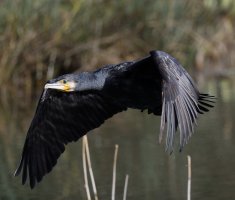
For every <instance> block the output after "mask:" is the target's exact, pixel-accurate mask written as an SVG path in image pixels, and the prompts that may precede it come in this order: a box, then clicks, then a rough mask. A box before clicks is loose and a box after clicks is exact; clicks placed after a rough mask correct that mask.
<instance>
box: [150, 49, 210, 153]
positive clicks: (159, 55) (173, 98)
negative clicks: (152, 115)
mask: <svg viewBox="0 0 235 200" xmlns="http://www.w3.org/2000/svg"><path fill="white" fill-rule="evenodd" d="M150 53H151V55H152V57H153V59H154V61H155V63H156V65H157V66H158V68H159V71H160V74H161V75H162V79H163V85H162V96H163V97H162V99H163V100H162V115H161V126H160V137H159V138H160V141H161V139H162V136H163V132H164V129H165V126H166V149H167V150H169V151H172V150H173V141H174V137H175V133H176V131H177V127H179V131H180V150H181V149H182V148H183V146H184V145H185V144H186V143H187V142H188V139H189V138H190V136H191V135H192V133H193V132H194V125H195V124H196V119H197V117H198V113H201V114H202V113H203V112H207V111H208V109H207V107H213V106H212V105H211V103H214V102H213V101H212V100H211V99H213V97H212V96H209V95H207V94H200V93H199V91H198V89H197V87H196V85H195V84H194V82H193V80H192V78H191V77H190V75H189V74H188V73H187V72H186V71H185V70H184V68H183V67H182V66H181V65H180V64H179V62H178V61H177V60H176V59H175V58H173V57H171V56H170V55H168V54H167V53H165V52H161V51H152V52H150Z"/></svg>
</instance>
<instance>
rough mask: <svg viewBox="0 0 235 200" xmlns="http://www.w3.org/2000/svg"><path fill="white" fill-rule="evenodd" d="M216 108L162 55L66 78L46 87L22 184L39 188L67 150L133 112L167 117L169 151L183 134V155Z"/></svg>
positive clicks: (27, 144) (23, 165)
mask: <svg viewBox="0 0 235 200" xmlns="http://www.w3.org/2000/svg"><path fill="white" fill-rule="evenodd" d="M213 103H214V97H213V96H210V95H208V94H201V93H199V91H198V89H197V87H196V85H195V83H194V82H193V80H192V78H191V77H190V75H189V74H188V73H187V72H186V71H185V69H184V68H183V67H182V66H181V65H180V63H179V62H178V61H177V60H176V59H175V58H173V57H172V56H170V55H169V54H167V53H165V52H162V51H151V52H150V55H149V56H147V57H145V58H143V59H140V60H137V61H132V62H123V63H120V64H115V65H106V66H104V67H102V68H100V69H98V70H96V71H93V72H81V73H74V74H66V75H62V76H60V77H58V78H55V79H52V80H49V81H48V82H47V83H46V84H45V87H44V90H43V92H42V95H41V97H40V99H39V102H38V106H37V109H36V112H35V115H34V118H33V120H32V122H31V125H30V127H29V130H28V133H27V136H26V140H25V144H24V147H23V152H22V157H21V161H20V164H19V166H18V168H17V170H16V171H15V176H18V175H19V174H20V173H21V172H22V184H25V182H26V180H27V178H28V177H29V183H30V187H31V188H34V186H35V184H36V183H38V182H40V181H41V180H42V178H43V177H44V176H45V174H47V173H49V172H50V171H51V170H52V168H53V167H54V166H55V165H56V163H57V159H58V158H59V156H60V155H61V154H62V153H63V152H64V150H65V145H66V144H68V143H69V142H72V141H77V140H78V139H79V138H81V137H82V136H84V135H85V134H86V133H87V132H89V131H90V130H93V129H95V128H97V127H99V126H100V125H101V124H103V123H104V121H105V120H106V119H108V118H110V117H112V116H113V115H114V114H116V113H119V112H122V111H125V110H127V109H128V108H133V109H139V110H141V111H144V110H147V112H148V113H149V114H150V113H152V114H154V115H159V116H161V124H160V134H159V138H160V140H161V139H162V137H163V136H164V135H165V138H166V149H167V150H168V151H172V150H173V141H174V137H175V134H176V131H177V129H178V130H179V131H178V132H179V135H180V136H179V139H180V141H179V145H180V150H181V149H182V148H183V146H184V145H185V144H186V143H187V142H188V139H189V138H190V136H191V135H192V133H193V132H194V126H195V124H196V120H197V118H198V115H199V114H202V113H204V112H207V111H208V108H210V107H213Z"/></svg>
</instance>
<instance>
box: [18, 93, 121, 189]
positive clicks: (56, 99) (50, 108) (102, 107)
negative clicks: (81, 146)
mask: <svg viewBox="0 0 235 200" xmlns="http://www.w3.org/2000/svg"><path fill="white" fill-rule="evenodd" d="M125 109H126V107H124V106H122V105H119V104H118V103H116V102H115V101H114V100H111V99H109V98H108V97H105V96H103V95H101V94H99V93H97V92H95V91H86V92H69V93H66V92H60V91H57V90H50V89H48V90H44V92H43V94H42V96H41V98H40V101H39V104H38V107H37V110H36V114H35V116H34V118H33V120H32V122H31V125H30V128H29V130H28V133H27V137H26V141H25V144H24V148H23V153H22V158H21V161H20V164H19V167H18V169H17V170H16V172H15V175H16V176H17V175H19V174H20V173H21V171H22V170H23V174H22V184H25V182H26V180H27V176H29V182H30V186H31V188H33V187H34V186H35V184H36V182H40V181H41V180H42V178H43V176H44V175H45V174H46V173H48V172H50V171H51V170H52V168H53V166H55V164H56V162H57V159H58V158H59V156H60V155H61V154H62V153H63V152H64V150H65V144H67V143H68V142H72V141H76V140H78V139H79V138H80V137H82V136H83V135H85V134H86V133H87V132H88V131H90V130H92V129H94V128H97V127H99V126H100V125H101V124H102V123H103V122H104V121H105V120H106V119H108V118H110V117H111V116H113V115H114V114H115V113H118V112H121V111H123V110H125Z"/></svg>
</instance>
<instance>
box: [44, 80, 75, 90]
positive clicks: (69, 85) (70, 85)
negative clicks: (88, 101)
mask: <svg viewBox="0 0 235 200" xmlns="http://www.w3.org/2000/svg"><path fill="white" fill-rule="evenodd" d="M74 88H75V84H74V83H65V84H63V83H60V82H56V83H47V84H46V85H45V86H44V89H55V90H61V91H64V92H71V91H74Z"/></svg>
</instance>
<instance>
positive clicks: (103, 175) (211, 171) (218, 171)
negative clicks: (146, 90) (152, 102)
mask: <svg viewBox="0 0 235 200" xmlns="http://www.w3.org/2000/svg"><path fill="white" fill-rule="evenodd" d="M33 110H34V108H32V109H30V111H29V109H28V110H25V109H23V108H21V109H20V108H18V107H14V105H12V104H9V105H8V106H2V107H1V110H0V199H25V200H26V199H86V195H85V190H84V180H83V168H82V155H81V149H82V143H81V140H80V141H79V142H77V143H73V144H70V145H68V146H67V149H66V151H65V153H64V154H63V155H62V157H60V159H59V161H58V163H57V165H56V167H55V168H54V169H53V171H52V173H50V174H49V175H47V176H46V177H45V178H44V179H43V181H42V182H41V183H40V184H39V185H37V187H36V188H35V189H34V190H31V189H30V188H29V186H28V185H26V186H22V185H21V182H20V178H15V177H13V172H14V170H15V168H16V166H17V163H18V161H19V158H20V154H21V150H22V146H23V142H24V139H25V134H26V130H27V128H28V126H29V123H30V120H31V117H32V115H33V112H34V111H33ZM234 119H235V103H234V102H233V101H232V100H224V101H223V102H222V101H218V102H217V104H216V107H215V108H214V109H212V111H211V112H210V113H208V114H206V115H204V116H200V120H199V123H198V127H197V128H196V133H195V134H194V135H193V137H192V138H191V140H190V142H189V144H188V145H187V146H186V147H185V148H184V150H183V152H182V153H179V152H178V150H177V149H178V148H177V146H176V147H175V149H176V150H175V152H174V153H173V154H172V155H169V154H168V153H166V152H165V151H164V143H163V144H161V145H159V144H158V143H157V138H158V132H159V117H154V116H152V115H147V114H146V113H140V112H138V111H134V110H129V111H128V112H124V113H120V114H118V115H116V116H115V117H113V118H112V119H110V120H108V121H107V122H106V123H105V124H104V125H103V126H102V127H100V128H99V129H96V130H94V131H92V132H90V133H89V134H88V136H89V145H90V150H91V159H92V165H93V171H94V175H95V180H96V184H97V189H98V196H99V199H102V200H106V199H111V183H112V165H113V154H114V145H115V144H119V154H118V164H117V188H116V192H117V193H116V199H122V194H123V187H124V179H125V175H126V174H129V187H128V196H127V199H128V200H143V199H145V200H152V199H160V200H167V199H176V200H182V199H186V192H187V155H188V154H189V155H191V157H192V199H200V200H203V199H205V200H210V199H213V200H217V199H221V200H224V199H235V134H234V132H235V120H234Z"/></svg>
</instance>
